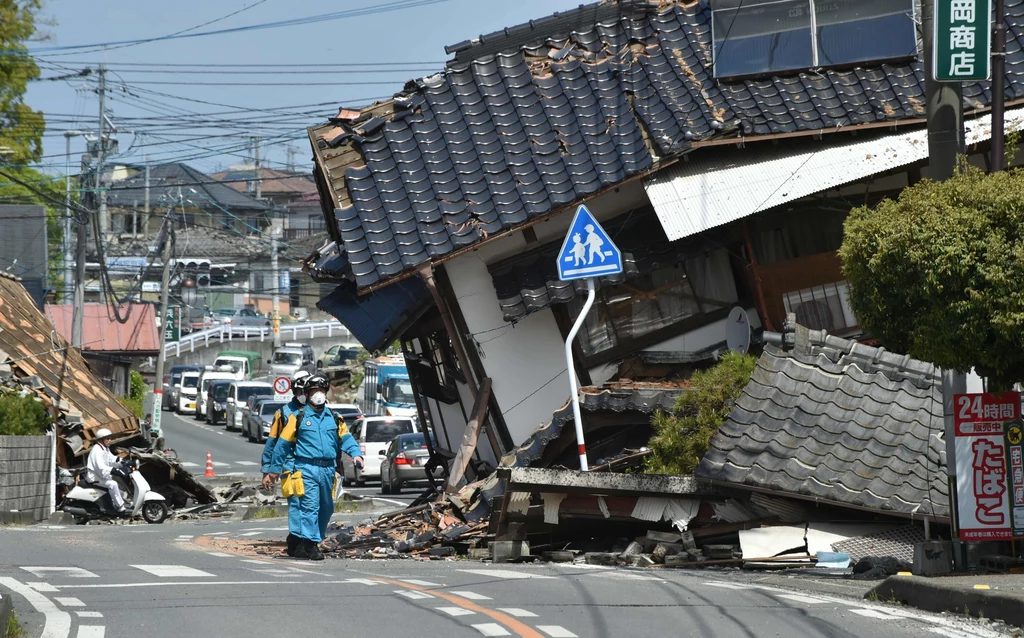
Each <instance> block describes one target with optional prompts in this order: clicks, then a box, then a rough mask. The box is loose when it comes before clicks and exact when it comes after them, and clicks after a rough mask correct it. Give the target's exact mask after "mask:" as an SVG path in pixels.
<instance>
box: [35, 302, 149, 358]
mask: <svg viewBox="0 0 1024 638" xmlns="http://www.w3.org/2000/svg"><path fill="white" fill-rule="evenodd" d="M126 308H127V307H126V306H124V307H122V309H121V312H122V313H124V312H125V311H126ZM82 312H83V314H82V350H84V351H85V352H136V353H146V352H157V351H158V350H160V345H159V344H160V337H159V333H158V331H157V327H156V310H155V308H154V306H151V305H150V304H132V306H131V312H130V314H129V315H128V321H127V322H126V323H123V324H122V323H118V322H117V321H116V320H115V319H114V318H113V311H111V310H110V309H109V308H108V307H107V306H106V305H104V304H95V303H90V304H85V305H84V306H83V309H82ZM74 314H75V308H74V306H71V305H54V304H47V306H46V316H47V317H48V318H49V319H50V321H52V322H53V325H54V327H55V328H57V332H59V333H60V336H62V337H64V338H65V339H70V338H71V324H72V322H73V320H74Z"/></svg>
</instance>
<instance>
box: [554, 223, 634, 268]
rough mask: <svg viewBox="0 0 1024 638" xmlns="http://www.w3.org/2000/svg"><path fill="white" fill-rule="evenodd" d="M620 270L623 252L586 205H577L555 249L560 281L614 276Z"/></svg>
mask: <svg viewBox="0 0 1024 638" xmlns="http://www.w3.org/2000/svg"><path fill="white" fill-rule="evenodd" d="M620 272H622V251H620V250H619V249H618V247H617V246H616V245H615V243H614V242H612V238H611V237H609V236H608V233H606V232H605V230H604V229H603V228H601V224H599V223H597V220H596V219H594V216H593V215H592V214H591V213H590V211H589V210H588V209H587V207H586V206H583V205H580V207H579V209H577V211H576V216H575V217H573V219H572V225H570V226H569V232H568V233H566V235H565V241H564V242H563V243H562V250H560V251H558V278H559V279H561V280H562V281H571V280H573V279H589V278H591V277H604V276H607V275H617V274H619V273H620Z"/></svg>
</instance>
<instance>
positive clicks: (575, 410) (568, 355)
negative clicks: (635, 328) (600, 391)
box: [565, 278, 597, 472]
mask: <svg viewBox="0 0 1024 638" xmlns="http://www.w3.org/2000/svg"><path fill="white" fill-rule="evenodd" d="M596 297H597V286H596V285H595V284H594V280H593V278H590V279H587V301H586V303H584V304H583V310H581V311H580V316H579V317H576V323H574V324H573V325H572V330H570V331H569V336H568V337H567V338H566V340H565V365H566V371H567V372H568V373H569V393H570V394H569V397H570V400H571V401H572V419H573V422H574V423H575V424H576V447H577V449H578V450H579V453H580V469H581V470H583V471H584V472H586V471H587V470H589V469H590V465H589V464H588V463H587V444H586V441H585V440H584V439H583V417H582V416H580V393H579V387H578V384H577V382H576V367H575V366H574V365H573V361H572V342H573V339H575V338H576V333H577V332H579V331H580V328H581V327H583V322H584V321H585V320H586V318H587V313H588V312H590V308H591V306H593V305H594V299H595V298H596Z"/></svg>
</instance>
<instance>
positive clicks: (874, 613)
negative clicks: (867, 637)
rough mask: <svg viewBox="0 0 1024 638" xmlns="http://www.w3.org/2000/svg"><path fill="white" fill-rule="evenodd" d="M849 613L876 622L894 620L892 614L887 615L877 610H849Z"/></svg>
mask: <svg viewBox="0 0 1024 638" xmlns="http://www.w3.org/2000/svg"><path fill="white" fill-rule="evenodd" d="M850 611H852V612H853V613H855V614H857V615H858V616H864V617H865V618H877V619H878V620H892V619H893V618H896V616H893V615H892V614H887V613H885V612H884V611H879V610H877V609H851V610H850Z"/></svg>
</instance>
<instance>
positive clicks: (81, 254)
mask: <svg viewBox="0 0 1024 638" xmlns="http://www.w3.org/2000/svg"><path fill="white" fill-rule="evenodd" d="M78 218H79V219H78V237H77V242H78V245H77V246H76V247H75V299H74V306H75V310H74V315H73V318H72V320H71V345H73V346H75V347H77V348H78V349H79V350H81V349H82V315H83V314H84V313H83V309H84V308H85V249H86V246H87V244H88V243H89V213H87V212H84V211H82V212H79V214H78Z"/></svg>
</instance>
